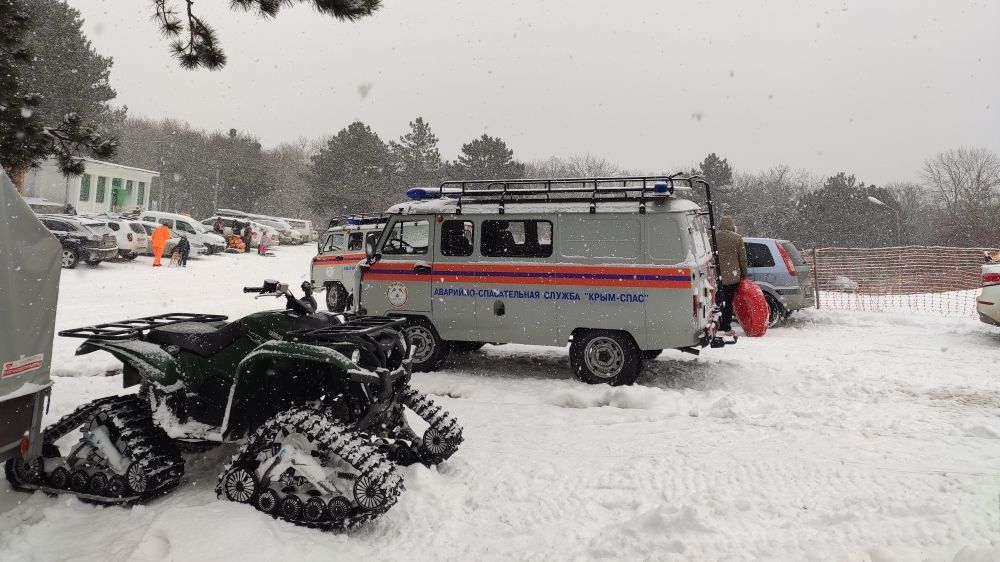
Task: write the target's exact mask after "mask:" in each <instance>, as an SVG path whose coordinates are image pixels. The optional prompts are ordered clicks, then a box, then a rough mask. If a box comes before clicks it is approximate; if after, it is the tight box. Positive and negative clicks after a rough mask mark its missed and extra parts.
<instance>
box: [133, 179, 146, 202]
mask: <svg viewBox="0 0 1000 562" xmlns="http://www.w3.org/2000/svg"><path fill="white" fill-rule="evenodd" d="M145 199H146V182H144V181H141V182H139V191H138V192H137V193H136V195H135V203H136V204H137V205H142V204H143V200H145Z"/></svg>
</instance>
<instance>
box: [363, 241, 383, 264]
mask: <svg viewBox="0 0 1000 562" xmlns="http://www.w3.org/2000/svg"><path fill="white" fill-rule="evenodd" d="M375 243H376V240H375V238H374V237H369V238H366V239H365V257H366V258H368V263H375V262H377V261H378V260H379V259H380V258H381V257H382V255H381V254H379V253H377V252H376V251H375Z"/></svg>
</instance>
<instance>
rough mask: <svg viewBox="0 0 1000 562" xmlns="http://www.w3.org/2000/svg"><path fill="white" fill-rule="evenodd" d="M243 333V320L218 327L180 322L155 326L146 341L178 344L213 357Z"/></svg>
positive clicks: (180, 346)
mask: <svg viewBox="0 0 1000 562" xmlns="http://www.w3.org/2000/svg"><path fill="white" fill-rule="evenodd" d="M242 335H243V328H242V326H241V322H239V321H237V322H230V323H229V324H227V325H225V326H223V327H221V328H216V327H214V326H210V325H208V324H205V323H202V322H180V323H177V324H170V325H169V326H162V327H160V328H154V329H152V330H150V331H149V333H147V334H146V341H148V342H151V343H155V344H160V345H176V346H177V347H179V348H181V349H183V350H185V351H190V352H191V353H197V354H198V355H201V356H203V357H211V356H212V355H215V354H216V353H218V352H220V351H222V350H223V349H225V348H227V347H229V346H230V345H231V344H232V343H233V342H235V341H236V340H238V339H239V338H240V336H242Z"/></svg>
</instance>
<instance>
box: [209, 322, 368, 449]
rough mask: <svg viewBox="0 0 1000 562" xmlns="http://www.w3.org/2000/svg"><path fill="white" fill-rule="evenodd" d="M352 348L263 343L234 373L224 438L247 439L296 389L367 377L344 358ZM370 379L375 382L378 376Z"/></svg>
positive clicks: (285, 342) (341, 384) (332, 345)
mask: <svg viewBox="0 0 1000 562" xmlns="http://www.w3.org/2000/svg"><path fill="white" fill-rule="evenodd" d="M354 349H355V347H354V346H353V345H351V344H327V345H323V346H320V345H310V344H305V343H300V342H292V341H277V340H272V341H268V342H265V343H263V344H261V345H260V347H258V348H257V349H255V350H253V351H252V352H251V353H250V354H249V355H247V356H246V357H244V358H243V360H242V361H240V363H239V366H238V367H237V369H236V378H235V380H234V381H233V386H232V388H231V389H230V394H229V403H228V405H227V406H226V415H225V418H224V419H223V422H222V433H223V435H224V436H225V437H226V438H227V439H236V438H239V437H240V436H243V435H246V434H248V433H249V432H250V431H252V430H253V429H255V428H256V427H257V426H258V425H260V423H263V422H264V421H265V420H267V419H268V418H270V417H271V416H273V415H274V414H276V413H278V411H279V410H281V409H282V408H283V407H284V408H287V407H288V406H289V405H290V404H282V403H281V402H282V401H283V400H287V399H292V398H291V396H293V395H294V393H295V390H296V388H303V389H304V388H306V387H309V386H312V385H314V384H320V385H323V386H324V387H327V385H325V384H324V382H323V381H319V380H317V377H325V376H328V375H329V373H336V374H338V375H341V376H342V378H341V379H339V380H337V381H330V382H331V383H333V384H332V385H330V386H332V387H338V386H340V387H343V386H345V385H346V384H347V383H348V382H349V381H350V380H351V378H352V377H354V378H357V377H370V376H371V375H365V374H363V373H362V370H361V369H359V368H358V366H357V365H356V364H355V363H354V362H353V361H351V359H350V358H348V357H347V356H346V355H345V354H350V353H351V352H352V351H353V350H354ZM374 379H375V381H378V378H377V377H374ZM367 382H372V381H367ZM292 400H294V399H292Z"/></svg>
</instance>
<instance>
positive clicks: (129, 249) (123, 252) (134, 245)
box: [107, 219, 149, 260]
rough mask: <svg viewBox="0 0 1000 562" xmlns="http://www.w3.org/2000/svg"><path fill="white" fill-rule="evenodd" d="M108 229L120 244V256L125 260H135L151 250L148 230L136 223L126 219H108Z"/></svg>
mask: <svg viewBox="0 0 1000 562" xmlns="http://www.w3.org/2000/svg"><path fill="white" fill-rule="evenodd" d="M107 225H108V228H110V229H111V232H112V233H113V234H114V235H115V240H116V241H117V242H118V255H119V256H121V257H122V258H123V259H127V260H134V259H135V257H136V256H138V255H140V254H145V253H146V252H147V250H149V236H148V235H147V234H146V229H144V228H143V227H142V225H141V224H139V223H137V222H136V221H130V220H125V219H108V221H107Z"/></svg>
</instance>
